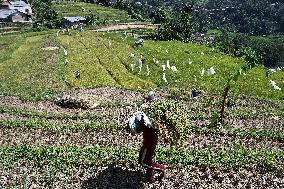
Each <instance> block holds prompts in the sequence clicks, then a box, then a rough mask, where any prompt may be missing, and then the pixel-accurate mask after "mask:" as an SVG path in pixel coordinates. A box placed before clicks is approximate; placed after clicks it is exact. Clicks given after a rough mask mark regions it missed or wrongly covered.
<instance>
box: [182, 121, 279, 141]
mask: <svg viewBox="0 0 284 189" xmlns="http://www.w3.org/2000/svg"><path fill="white" fill-rule="evenodd" d="M187 132H194V133H199V134H209V133H212V134H216V135H221V136H224V135H228V136H238V137H241V138H255V139H272V140H276V141H280V142H283V141H284V133H283V132H279V131H278V132H277V131H272V130H264V129H255V128H251V129H242V128H231V127H224V128H222V129H220V128H210V127H205V126H203V127H199V126H194V125H192V126H190V127H188V128H187Z"/></svg>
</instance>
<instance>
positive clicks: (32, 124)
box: [0, 118, 119, 131]
mask: <svg viewBox="0 0 284 189" xmlns="http://www.w3.org/2000/svg"><path fill="white" fill-rule="evenodd" d="M0 126H1V127H2V128H3V127H6V128H36V129H39V128H41V129H49V130H54V131H65V130H72V131H76V130H80V131H83V130H93V131H99V130H103V131H106V130H115V129H117V128H118V127H119V126H118V124H117V123H109V122H108V123H106V122H101V121H98V122H90V123H70V124H59V123H48V122H47V121H43V120H40V119H37V118H28V119H26V120H11V119H0Z"/></svg>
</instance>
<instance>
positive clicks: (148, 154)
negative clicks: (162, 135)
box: [139, 146, 165, 178]
mask: <svg viewBox="0 0 284 189" xmlns="http://www.w3.org/2000/svg"><path fill="white" fill-rule="evenodd" d="M154 151H155V147H152V148H151V147H145V146H142V148H141V150H140V153H139V163H140V165H142V166H143V167H145V168H146V176H147V177H148V178H151V177H153V175H154V173H153V171H154V170H156V171H159V172H164V171H165V166H164V165H162V164H158V163H155V162H153V160H152V159H153V156H154Z"/></svg>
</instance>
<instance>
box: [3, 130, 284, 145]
mask: <svg viewBox="0 0 284 189" xmlns="http://www.w3.org/2000/svg"><path fill="white" fill-rule="evenodd" d="M22 143H26V144H29V145H33V146H45V145H52V146H67V145H68V146H77V147H87V146H93V145H100V146H107V147H119V146H122V145H125V146H127V147H130V148H133V147H140V146H141V145H142V134H141V135H131V134H130V133H129V132H126V131H125V130H117V131H64V132H56V131H48V130H45V129H24V128H16V129H14V128H13V129H11V128H2V129H1V130H0V145H21V144H22ZM236 144H238V145H241V146H243V147H246V148H250V149H260V148H267V149H283V148H284V143H282V142H278V141H273V140H270V139H253V138H240V137H234V136H223V135H222V136H221V135H214V134H206V135H205V134H194V133H192V134H190V135H188V136H187V138H186V139H185V141H184V142H183V143H182V145H181V147H183V148H186V149H212V150H221V149H225V148H228V147H230V146H232V145H236ZM158 145H159V146H162V147H169V144H168V143H166V142H165V141H163V140H162V139H160V141H159V144H158Z"/></svg>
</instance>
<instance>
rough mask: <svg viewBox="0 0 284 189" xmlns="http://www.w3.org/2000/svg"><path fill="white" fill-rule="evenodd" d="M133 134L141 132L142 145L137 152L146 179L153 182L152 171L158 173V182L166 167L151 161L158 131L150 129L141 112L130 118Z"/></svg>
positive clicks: (148, 122) (150, 126) (145, 117)
mask: <svg viewBox="0 0 284 189" xmlns="http://www.w3.org/2000/svg"><path fill="white" fill-rule="evenodd" d="M130 128H131V131H132V132H133V133H137V134H139V133H141V132H143V145H142V148H141V149H140V152H139V159H138V161H139V164H140V165H142V166H143V167H145V168H146V179H147V181H149V182H154V170H155V171H158V172H160V173H161V174H160V176H159V180H161V179H162V178H163V177H164V174H165V169H166V167H165V166H164V165H162V164H158V163H155V162H154V161H153V156H154V151H155V149H156V145H157V143H158V132H159V130H158V129H155V128H153V127H152V124H151V122H150V120H149V118H148V117H147V116H146V115H145V114H144V113H143V112H140V111H138V112H136V113H135V114H134V115H133V116H132V117H131V118H130Z"/></svg>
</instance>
